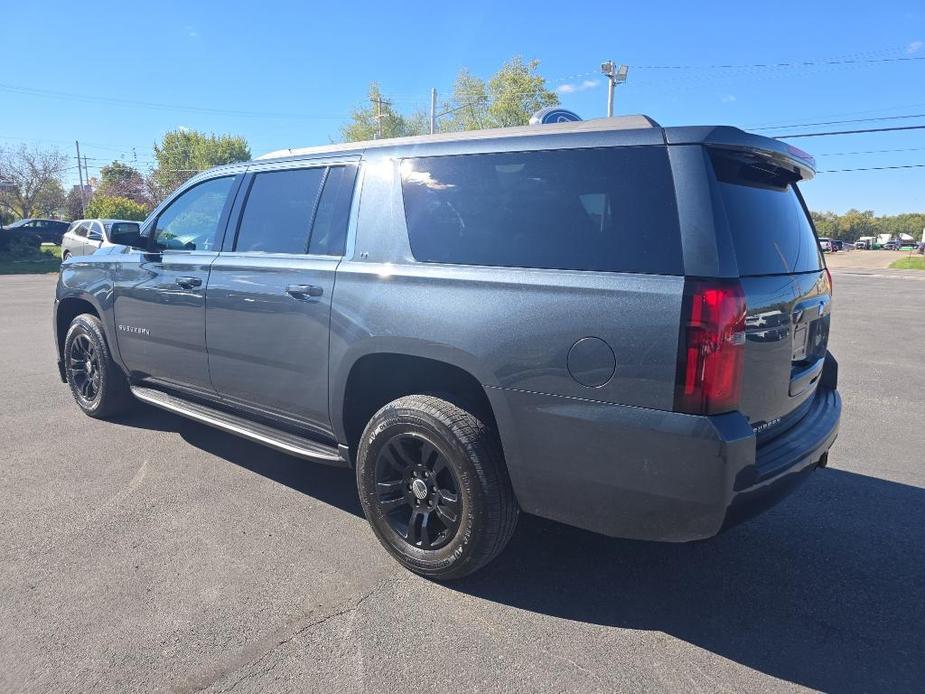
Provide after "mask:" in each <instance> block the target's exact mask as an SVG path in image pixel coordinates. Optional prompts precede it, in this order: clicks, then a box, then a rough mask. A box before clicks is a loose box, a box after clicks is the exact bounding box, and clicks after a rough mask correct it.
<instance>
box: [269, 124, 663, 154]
mask: <svg viewBox="0 0 925 694" xmlns="http://www.w3.org/2000/svg"><path fill="white" fill-rule="evenodd" d="M660 127H662V126H660V125H659V124H658V123H656V122H655V121H654V120H653V119H651V118H649V116H643V115H634V116H614V117H612V118H593V119H591V120H582V121H569V122H567V123H545V124H539V125H519V126H514V127H511V128H486V129H484V130H464V131H461V132H452V133H434V134H433V135H415V136H412V137H393V138H385V139H382V140H366V141H364V142H346V143H343V144H337V145H322V146H319V147H298V148H290V149H278V150H275V151H273V152H267V153H266V154H262V155H260V156H259V157H257V158H256V160H255V161H260V160H263V159H278V158H280V157H294V156H303V155H308V154H325V153H331V154H336V153H338V152H349V151H351V150H356V149H371V148H374V147H393V146H401V145H415V144H425V143H427V142H457V141H459V142H463V141H466V140H483V139H491V138H496V137H521V136H529V135H540V134H548V133H578V132H595V131H601V130H639V129H643V128H660Z"/></svg>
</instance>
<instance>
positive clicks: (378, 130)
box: [370, 94, 392, 140]
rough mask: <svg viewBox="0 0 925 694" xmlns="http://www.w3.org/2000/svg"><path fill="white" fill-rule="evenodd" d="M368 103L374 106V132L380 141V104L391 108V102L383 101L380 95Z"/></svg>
mask: <svg viewBox="0 0 925 694" xmlns="http://www.w3.org/2000/svg"><path fill="white" fill-rule="evenodd" d="M370 101H372V102H373V103H374V104H376V124H377V128H376V130H377V132H378V135H377V139H379V140H381V139H382V104H385V105H386V106H391V105H392V102H391V101H386V100H385V99H383V98H382V95H381V94H379V95H377V96H376V98H375V99H370Z"/></svg>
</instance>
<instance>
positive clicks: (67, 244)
mask: <svg viewBox="0 0 925 694" xmlns="http://www.w3.org/2000/svg"><path fill="white" fill-rule="evenodd" d="M139 228H140V227H139V224H138V222H133V221H130V220H128V219H78V220H77V221H75V222H71V226H69V227H68V229H67V231H66V232H65V233H64V238H62V239H61V259H62V260H67V259H68V258H70V257H71V256H72V255H90V254H91V253H93V252H94V251H95V250H96V249H97V248H101V247H103V246H112V245H114V244H113V243H112V241H111V240H110V238H111V236H110V235H111V234H112V233H113V232H116V233H126V232H136V233H137V232H138V230H139Z"/></svg>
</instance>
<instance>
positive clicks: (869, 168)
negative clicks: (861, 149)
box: [816, 164, 925, 174]
mask: <svg viewBox="0 0 925 694" xmlns="http://www.w3.org/2000/svg"><path fill="white" fill-rule="evenodd" d="M889 169H925V164H898V165H896V166H864V167H861V168H857V169H827V170H825V171H817V172H816V173H817V174H826V173H848V172H849V171H887V170H889Z"/></svg>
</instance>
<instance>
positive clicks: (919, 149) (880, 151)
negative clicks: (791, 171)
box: [815, 147, 925, 158]
mask: <svg viewBox="0 0 925 694" xmlns="http://www.w3.org/2000/svg"><path fill="white" fill-rule="evenodd" d="M922 151H925V147H900V148H898V149H865V150H858V151H856V152H823V153H821V154H816V155H815V156H816V157H817V158H819V157H845V156H848V155H855V154H888V153H892V152H922Z"/></svg>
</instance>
